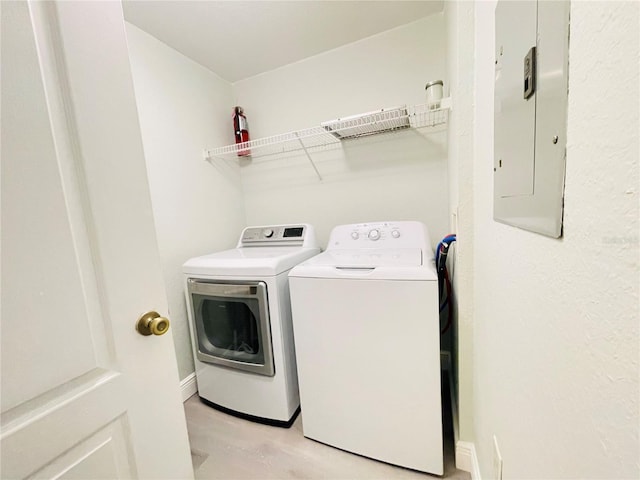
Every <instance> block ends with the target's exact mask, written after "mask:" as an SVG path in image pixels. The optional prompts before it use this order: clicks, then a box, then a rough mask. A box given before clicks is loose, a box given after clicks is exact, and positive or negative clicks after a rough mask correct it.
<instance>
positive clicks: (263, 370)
mask: <svg viewBox="0 0 640 480" xmlns="http://www.w3.org/2000/svg"><path fill="white" fill-rule="evenodd" d="M188 289H189V295H190V297H191V305H192V312H191V313H192V320H193V323H194V325H193V327H194V332H195V333H196V346H197V349H196V356H197V358H198V359H199V360H201V361H203V362H208V363H215V364H218V365H224V366H227V367H230V368H236V369H240V370H245V371H250V372H253V373H259V374H261V375H268V376H273V375H274V374H275V370H274V365H273V353H272V348H271V325H270V322H269V311H268V302H267V286H266V284H265V283H264V282H251V283H246V284H245V283H234V284H229V283H209V282H206V281H203V280H193V279H190V280H189V284H188Z"/></svg>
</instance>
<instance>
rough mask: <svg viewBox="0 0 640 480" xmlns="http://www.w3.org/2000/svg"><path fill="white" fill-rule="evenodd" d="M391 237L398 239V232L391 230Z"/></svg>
mask: <svg viewBox="0 0 640 480" xmlns="http://www.w3.org/2000/svg"><path fill="white" fill-rule="evenodd" d="M391 236H392V237H393V238H400V231H399V230H393V231H392V232H391Z"/></svg>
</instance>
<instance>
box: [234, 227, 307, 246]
mask: <svg viewBox="0 0 640 480" xmlns="http://www.w3.org/2000/svg"><path fill="white" fill-rule="evenodd" d="M306 230H307V226H306V225H275V226H266V227H247V228H245V229H244V231H243V232H242V237H241V238H240V242H241V243H257V242H259V243H265V242H268V243H271V242H295V243H299V242H302V241H303V239H304V237H305V233H306Z"/></svg>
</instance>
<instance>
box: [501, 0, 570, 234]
mask: <svg viewBox="0 0 640 480" xmlns="http://www.w3.org/2000/svg"><path fill="white" fill-rule="evenodd" d="M569 11H570V3H569V2H566V1H562V0H557V1H546V0H540V1H536V0H526V1H518V2H514V1H508V0H501V1H499V2H498V4H497V7H496V12H495V98H494V100H495V109H494V166H493V171H494V210H493V216H494V219H495V220H497V221H499V222H502V223H507V224H509V225H514V226H516V227H520V228H523V229H526V230H531V231H533V232H537V233H541V234H544V235H548V236H551V237H555V238H558V237H560V236H561V235H562V210H563V195H564V172H565V160H566V158H565V157H566V153H565V152H566V149H565V146H566V132H567V93H568V66H569V64H568V58H569Z"/></svg>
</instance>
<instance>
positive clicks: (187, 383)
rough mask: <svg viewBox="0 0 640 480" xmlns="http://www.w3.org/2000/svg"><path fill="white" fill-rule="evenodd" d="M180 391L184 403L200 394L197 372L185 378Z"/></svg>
mask: <svg viewBox="0 0 640 480" xmlns="http://www.w3.org/2000/svg"><path fill="white" fill-rule="evenodd" d="M180 390H181V391H182V401H183V402H186V401H187V399H188V398H189V397H191V396H193V395H195V394H196V393H198V384H197V383H196V372H193V373H192V374H191V375H189V376H187V377H185V378H184V379H183V380H182V381H181V382H180Z"/></svg>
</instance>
